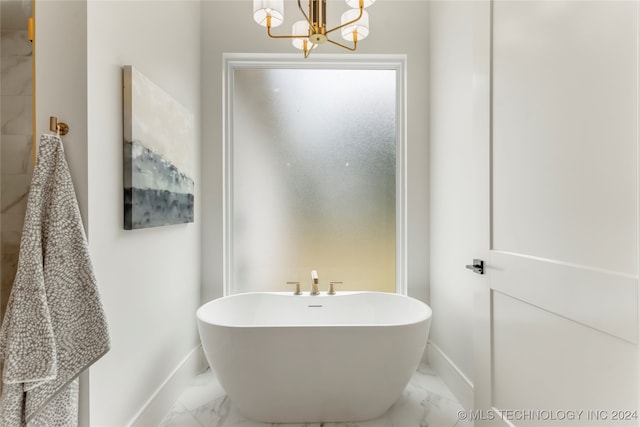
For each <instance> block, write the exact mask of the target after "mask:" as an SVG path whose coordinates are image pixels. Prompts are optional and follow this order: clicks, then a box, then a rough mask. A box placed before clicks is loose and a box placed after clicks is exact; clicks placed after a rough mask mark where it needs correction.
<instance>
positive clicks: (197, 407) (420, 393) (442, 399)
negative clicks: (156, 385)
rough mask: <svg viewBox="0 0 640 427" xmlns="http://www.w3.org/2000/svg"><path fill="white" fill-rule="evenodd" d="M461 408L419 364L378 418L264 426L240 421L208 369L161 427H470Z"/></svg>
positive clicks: (181, 396) (186, 391) (439, 381)
mask: <svg viewBox="0 0 640 427" xmlns="http://www.w3.org/2000/svg"><path fill="white" fill-rule="evenodd" d="M462 410H463V408H462V406H461V405H460V404H459V403H458V402H457V401H456V399H455V397H454V396H453V394H452V393H451V391H449V389H448V388H447V386H446V385H445V384H444V382H443V381H442V379H440V378H439V377H438V376H437V375H436V374H435V372H434V371H433V369H431V368H430V367H429V366H428V365H426V364H422V365H420V367H419V368H418V370H417V371H416V373H415V374H414V375H413V376H412V377H411V380H410V382H409V385H408V386H407V388H406V389H405V390H404V392H403V393H402V396H401V397H400V399H399V400H398V401H397V402H396V403H395V404H394V405H393V406H392V407H391V409H389V411H388V412H387V413H386V414H385V415H383V416H382V417H380V418H378V419H375V420H371V421H365V422H357V423H354V422H350V423H323V424H318V423H315V424H309V423H307V424H266V423H261V422H257V421H253V420H250V419H247V418H245V417H243V415H242V414H241V413H240V412H239V411H238V409H237V408H235V406H234V405H233V402H231V400H230V399H229V398H228V397H227V396H226V395H225V393H224V391H223V390H222V387H221V386H220V384H219V383H218V381H217V380H216V377H215V375H214V373H212V371H211V370H210V369H209V370H207V371H205V372H203V373H202V374H200V375H198V377H197V378H196V379H195V380H194V381H193V382H192V383H191V385H190V386H189V387H187V389H186V390H184V392H183V393H182V395H180V397H179V398H178V401H177V402H176V403H175V405H174V406H173V408H171V411H170V412H169V414H168V415H167V416H166V417H165V419H164V420H163V421H162V423H161V424H160V426H161V427H269V426H270V427H276V426H283V427H472V426H473V424H472V423H470V422H468V421H463V420H460V419H459V416H458V412H459V411H462Z"/></svg>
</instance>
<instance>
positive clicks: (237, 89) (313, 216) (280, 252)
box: [227, 68, 397, 293]
mask: <svg viewBox="0 0 640 427" xmlns="http://www.w3.org/2000/svg"><path fill="white" fill-rule="evenodd" d="M232 87H233V90H232V96H233V102H232V103H231V104H230V105H231V106H232V108H231V109H232V111H231V114H232V116H231V117H232V119H231V121H230V122H231V123H232V125H231V132H232V133H231V135H232V137H231V143H230V150H231V153H232V154H231V155H230V156H229V157H228V161H229V163H231V164H230V166H231V172H230V174H229V175H228V176H229V177H230V180H231V183H230V186H229V187H228V188H229V189H230V190H229V191H230V192H231V197H230V198H228V199H227V200H228V203H230V204H231V206H230V209H229V210H228V211H227V212H229V215H230V218H229V219H228V220H229V221H230V225H231V232H230V240H231V241H230V246H229V252H228V253H230V255H231V261H230V264H229V266H230V269H231V271H230V275H229V276H228V277H229V280H231V281H232V285H231V289H232V292H234V293H239V292H251V291H283V290H293V286H288V285H287V284H286V282H287V281H300V282H301V284H302V289H303V291H305V292H306V291H308V290H309V288H310V283H311V270H317V271H318V274H319V278H320V290H321V291H323V292H324V291H326V289H327V287H328V284H329V281H342V282H344V284H343V285H339V286H338V287H337V290H373V291H387V292H395V290H396V137H397V131H396V126H397V120H396V109H397V103H396V87H397V83H396V70H371V69H367V70H363V69H286V68H284V69H283V68H257V69H242V68H240V69H235V70H233V86H232Z"/></svg>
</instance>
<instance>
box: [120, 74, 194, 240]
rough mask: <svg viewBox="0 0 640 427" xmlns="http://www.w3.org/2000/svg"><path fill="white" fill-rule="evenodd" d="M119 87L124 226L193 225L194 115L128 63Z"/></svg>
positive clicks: (135, 227)
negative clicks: (122, 131)
mask: <svg viewBox="0 0 640 427" xmlns="http://www.w3.org/2000/svg"><path fill="white" fill-rule="evenodd" d="M123 87H124V176H123V178H124V228H125V229H126V230H133V229H139V228H147V227H157V226H162V225H170V224H181V223H187V222H193V203H194V185H195V183H194V165H193V163H194V161H193V148H194V138H195V129H194V116H193V114H192V113H191V112H190V111H189V110H187V109H186V108H185V107H184V106H182V105H181V104H180V103H178V102H177V101H176V100H175V99H173V98H172V97H171V96H170V95H168V94H167V93H166V92H165V91H164V90H162V89H161V88H160V87H158V86H157V85H156V84H155V83H153V82H152V81H151V80H149V79H148V78H147V77H146V76H144V75H143V74H142V73H140V72H139V71H138V70H136V69H135V68H134V67H132V66H130V65H126V66H124V67H123Z"/></svg>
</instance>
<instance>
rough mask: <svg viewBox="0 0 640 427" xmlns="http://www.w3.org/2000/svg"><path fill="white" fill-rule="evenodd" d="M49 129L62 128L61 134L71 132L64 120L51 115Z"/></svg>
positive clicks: (53, 130) (54, 130)
mask: <svg viewBox="0 0 640 427" xmlns="http://www.w3.org/2000/svg"><path fill="white" fill-rule="evenodd" d="M49 130H50V131H52V132H56V131H58V130H60V135H66V134H68V133H69V126H68V125H67V124H66V123H64V122H59V121H58V118H57V117H56V116H50V117H49Z"/></svg>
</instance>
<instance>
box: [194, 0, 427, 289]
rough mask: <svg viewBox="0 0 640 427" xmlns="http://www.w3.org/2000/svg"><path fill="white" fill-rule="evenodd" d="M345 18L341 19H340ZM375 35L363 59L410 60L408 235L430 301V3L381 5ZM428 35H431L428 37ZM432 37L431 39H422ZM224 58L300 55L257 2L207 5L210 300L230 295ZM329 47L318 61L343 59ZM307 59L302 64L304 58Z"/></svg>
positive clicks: (416, 282)
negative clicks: (270, 31)
mask: <svg viewBox="0 0 640 427" xmlns="http://www.w3.org/2000/svg"><path fill="white" fill-rule="evenodd" d="M285 7H286V9H285V22H287V23H288V24H283V25H282V27H278V28H277V30H278V31H277V32H276V31H275V30H276V29H274V33H277V34H282V33H285V32H287V31H289V29H290V28H291V27H290V25H291V23H293V21H294V20H297V19H298V17H297V16H298V15H297V14H296V12H297V6H296V5H295V2H292V1H287V2H286V6H285ZM328 9H329V12H330V16H329V20H330V22H336V21H337V20H339V15H340V12H343V11H344V10H345V5H344V4H343V3H342V2H332V3H329V7H328ZM335 15H337V17H336V16H335ZM370 20H371V34H370V35H369V38H367V39H366V40H364V41H362V42H361V43H360V45H359V47H358V53H369V54H371V53H380V54H382V53H386V54H406V55H407V82H408V83H407V108H406V112H407V117H406V120H407V176H408V197H407V199H408V200H407V205H408V206H407V211H408V212H407V227H408V243H407V246H408V254H409V256H408V261H407V262H408V273H407V276H408V280H407V281H408V289H409V294H410V295H412V296H414V297H416V298H420V299H422V300H425V301H427V300H428V276H429V243H428V242H429V240H428V239H429V234H428V216H429V212H428V209H429V206H428V180H429V176H428V152H429V151H428V143H427V141H428V134H427V121H428V101H427V96H428V86H427V83H428V81H427V67H428V52H427V49H428V46H427V44H426V43H425V42H424V39H423V38H420V39H418V40H416V38H415V37H416V35H418V36H420V34H417V33H416V32H415V31H407V29H409V28H424V24H425V22H427V20H428V2H427V1H396V0H394V1H387V2H377V3H376V4H374V5H373V6H372V7H371V9H370ZM425 31H426V30H425ZM422 35H423V36H425V37H426V32H425V34H422ZM224 52H236V53H242V52H244V53H247V52H259V53H294V54H295V53H297V52H300V51H298V50H296V49H294V48H293V47H292V46H291V42H290V41H288V40H272V39H269V38H268V37H267V35H266V30H265V29H264V28H263V27H260V26H258V25H257V24H255V23H254V21H253V18H252V2H251V1H249V0H243V1H237V0H232V1H215V2H211V1H205V2H203V4H202V73H203V75H202V77H203V80H202V84H203V86H202V89H203V91H202V93H203V98H202V115H203V117H204V118H206V119H205V120H203V128H202V129H203V140H202V144H203V146H202V154H203V159H204V160H203V161H204V162H206V167H204V168H203V171H202V172H203V182H205V183H206V184H205V187H204V188H203V200H204V206H203V216H204V217H206V218H207V221H206V222H205V223H203V257H204V259H205V260H206V261H205V262H204V263H203V300H210V299H213V298H215V297H219V296H221V295H222V255H223V246H222V185H223V183H222V176H223V175H222V174H223V170H222V165H223V160H222V146H223V133H222V132H223V128H222V123H223V122H222V118H223V111H222V106H223V103H222V102H223V99H222V96H223V94H222V55H223V53H224ZM343 52H346V51H343V50H342V49H339V48H336V47H334V46H330V45H325V46H321V47H319V48H318V50H317V53H333V54H335V53H343ZM300 56H302V55H301V54H300Z"/></svg>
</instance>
